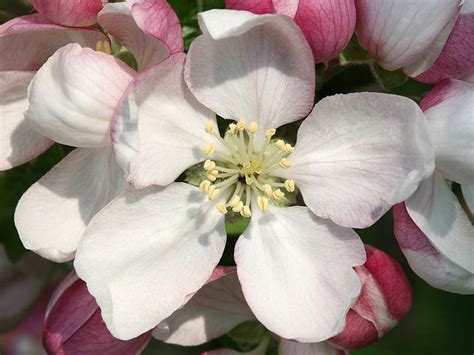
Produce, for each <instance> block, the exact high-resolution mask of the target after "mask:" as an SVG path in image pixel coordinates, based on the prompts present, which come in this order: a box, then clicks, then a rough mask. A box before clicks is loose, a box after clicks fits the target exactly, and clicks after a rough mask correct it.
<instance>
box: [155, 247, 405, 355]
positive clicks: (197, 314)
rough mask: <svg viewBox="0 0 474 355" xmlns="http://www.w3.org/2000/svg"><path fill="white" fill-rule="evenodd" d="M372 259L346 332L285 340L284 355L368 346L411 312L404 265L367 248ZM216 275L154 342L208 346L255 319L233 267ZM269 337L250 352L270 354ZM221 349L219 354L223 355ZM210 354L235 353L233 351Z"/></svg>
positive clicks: (362, 277) (364, 269) (157, 333)
mask: <svg viewBox="0 0 474 355" xmlns="http://www.w3.org/2000/svg"><path fill="white" fill-rule="evenodd" d="M366 251H367V261H366V262H365V264H364V265H362V266H358V267H357V268H356V271H357V274H358V276H359V278H360V281H361V283H362V289H361V293H360V295H359V296H358V298H357V300H356V301H355V302H354V303H353V304H352V305H351V309H350V310H349V313H348V314H347V318H346V322H345V327H344V330H343V331H342V332H341V333H340V334H338V335H337V336H335V337H333V338H331V339H330V340H329V341H327V342H319V343H300V342H296V341H290V340H286V339H281V340H280V352H279V353H280V354H288V355H290V354H298V355H301V354H308V355H311V354H315V355H316V354H317V355H321V354H339V353H342V354H343V353H344V351H342V350H339V349H346V350H355V349H359V348H362V347H365V346H367V345H369V344H371V343H373V342H375V341H377V340H378V339H379V338H380V337H382V336H383V335H385V334H386V333H387V332H388V331H389V330H390V329H391V328H392V327H393V326H395V325H396V324H397V322H398V321H399V320H401V319H402V318H403V317H404V316H405V315H406V314H407V313H408V311H409V310H410V308H411V302H412V293H411V287H410V284H409V282H408V280H407V278H406V276H405V274H404V272H403V270H402V268H401V267H400V265H399V264H398V263H397V262H396V261H395V260H394V259H392V258H391V257H390V256H388V255H387V254H386V253H384V252H383V251H381V250H378V249H376V248H374V247H371V246H366ZM217 272H218V273H219V274H220V275H219V276H220V277H214V278H213V279H212V280H210V281H209V282H208V283H206V285H205V286H203V288H201V289H200V290H199V291H198V292H197V293H196V294H195V295H194V296H193V297H192V298H191V299H190V300H189V302H187V303H186V304H185V305H184V306H183V307H182V308H181V309H179V310H177V311H176V312H174V313H173V314H172V315H171V316H170V317H169V318H168V319H166V320H164V321H163V322H161V323H160V324H159V325H158V326H157V327H156V328H155V330H154V332H153V335H154V337H155V338H157V339H160V340H162V341H165V342H167V343H170V344H179V345H184V346H189V345H200V344H204V343H206V342H208V341H210V340H212V339H215V338H217V337H220V336H222V335H224V334H225V333H227V332H229V331H230V330H231V329H232V328H234V327H235V326H237V325H238V324H240V323H243V322H245V321H249V320H254V319H255V317H254V316H253V315H252V312H251V310H250V308H249V306H248V305H247V303H246V301H245V298H244V295H243V293H242V290H241V287H240V284H239V280H238V278H237V273H236V272H235V269H233V268H225V270H221V268H220V267H217V268H216V270H215V272H214V273H217ZM267 340H268V336H267V335H265V336H263V337H262V344H261V345H260V346H259V347H257V349H255V351H254V352H251V353H249V354H265V350H266V346H267V345H268V341H267ZM219 351H220V352H219ZM219 351H217V350H216V351H211V352H209V353H208V354H213V355H214V354H231V353H232V352H231V351H230V350H223V349H222V350H219Z"/></svg>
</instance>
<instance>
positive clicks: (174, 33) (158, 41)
mask: <svg viewBox="0 0 474 355" xmlns="http://www.w3.org/2000/svg"><path fill="white" fill-rule="evenodd" d="M99 23H100V24H101V25H102V26H104V27H105V28H106V29H107V31H109V33H111V34H112V35H113V36H114V37H115V38H116V39H117V40H118V41H119V42H120V43H121V44H122V45H124V46H125V47H127V48H128V49H130V51H131V52H132V53H133V54H134V55H135V58H136V59H137V61H138V69H139V70H145V69H147V68H151V67H152V66H154V65H156V64H158V63H160V62H161V61H162V60H163V59H164V58H166V57H167V56H169V55H171V54H173V53H177V52H182V51H183V35H182V33H181V25H180V23H179V19H178V17H177V15H176V14H175V12H174V11H173V9H172V7H171V6H170V5H169V4H168V2H167V1H165V0H132V1H127V2H124V3H115V4H107V5H106V6H105V7H104V9H103V10H102V11H101V12H100V14H99Z"/></svg>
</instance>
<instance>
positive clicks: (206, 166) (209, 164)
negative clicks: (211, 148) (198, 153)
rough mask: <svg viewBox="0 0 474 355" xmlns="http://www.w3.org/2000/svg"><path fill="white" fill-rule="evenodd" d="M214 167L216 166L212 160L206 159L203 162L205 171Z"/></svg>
mask: <svg viewBox="0 0 474 355" xmlns="http://www.w3.org/2000/svg"><path fill="white" fill-rule="evenodd" d="M215 167H216V163H215V162H213V161H212V160H209V159H208V160H206V161H205V162H204V170H206V171H210V170H214V169H215Z"/></svg>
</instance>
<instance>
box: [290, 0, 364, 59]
mask: <svg viewBox="0 0 474 355" xmlns="http://www.w3.org/2000/svg"><path fill="white" fill-rule="evenodd" d="M295 21H296V23H297V24H298V25H299V26H300V28H301V30H302V31H303V33H304V35H305V37H306V39H307V40H308V42H309V44H310V46H311V49H312V50H313V55H314V61H315V62H316V63H320V62H326V61H328V60H330V59H333V58H335V57H337V56H338V55H339V54H340V53H341V51H342V50H343V49H344V48H345V47H346V45H347V43H349V41H350V39H351V37H352V34H353V33H354V28H355V24H356V10H355V5H354V0H305V1H300V2H299V6H298V11H297V13H296V16H295Z"/></svg>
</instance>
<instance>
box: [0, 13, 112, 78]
mask: <svg viewBox="0 0 474 355" xmlns="http://www.w3.org/2000/svg"><path fill="white" fill-rule="evenodd" d="M98 41H108V38H107V36H106V35H104V34H103V33H102V32H100V31H98V30H96V29H92V28H91V29H85V28H67V27H61V26H57V25H54V24H52V23H51V22H50V21H48V20H47V19H46V18H44V17H43V16H42V15H40V14H33V15H27V16H22V17H17V18H15V19H13V20H11V21H8V22H6V23H4V24H3V25H1V26H0V53H2V55H1V57H0V71H7V70H26V71H32V70H38V69H39V68H40V67H41V65H42V64H43V63H44V62H45V61H46V60H47V59H48V58H49V57H50V56H51V55H52V54H53V53H54V52H55V51H56V50H57V49H59V48H61V47H63V46H64V45H66V44H68V43H71V42H76V43H79V44H80V45H81V46H83V47H92V48H95V46H96V43H97V42H98Z"/></svg>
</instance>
